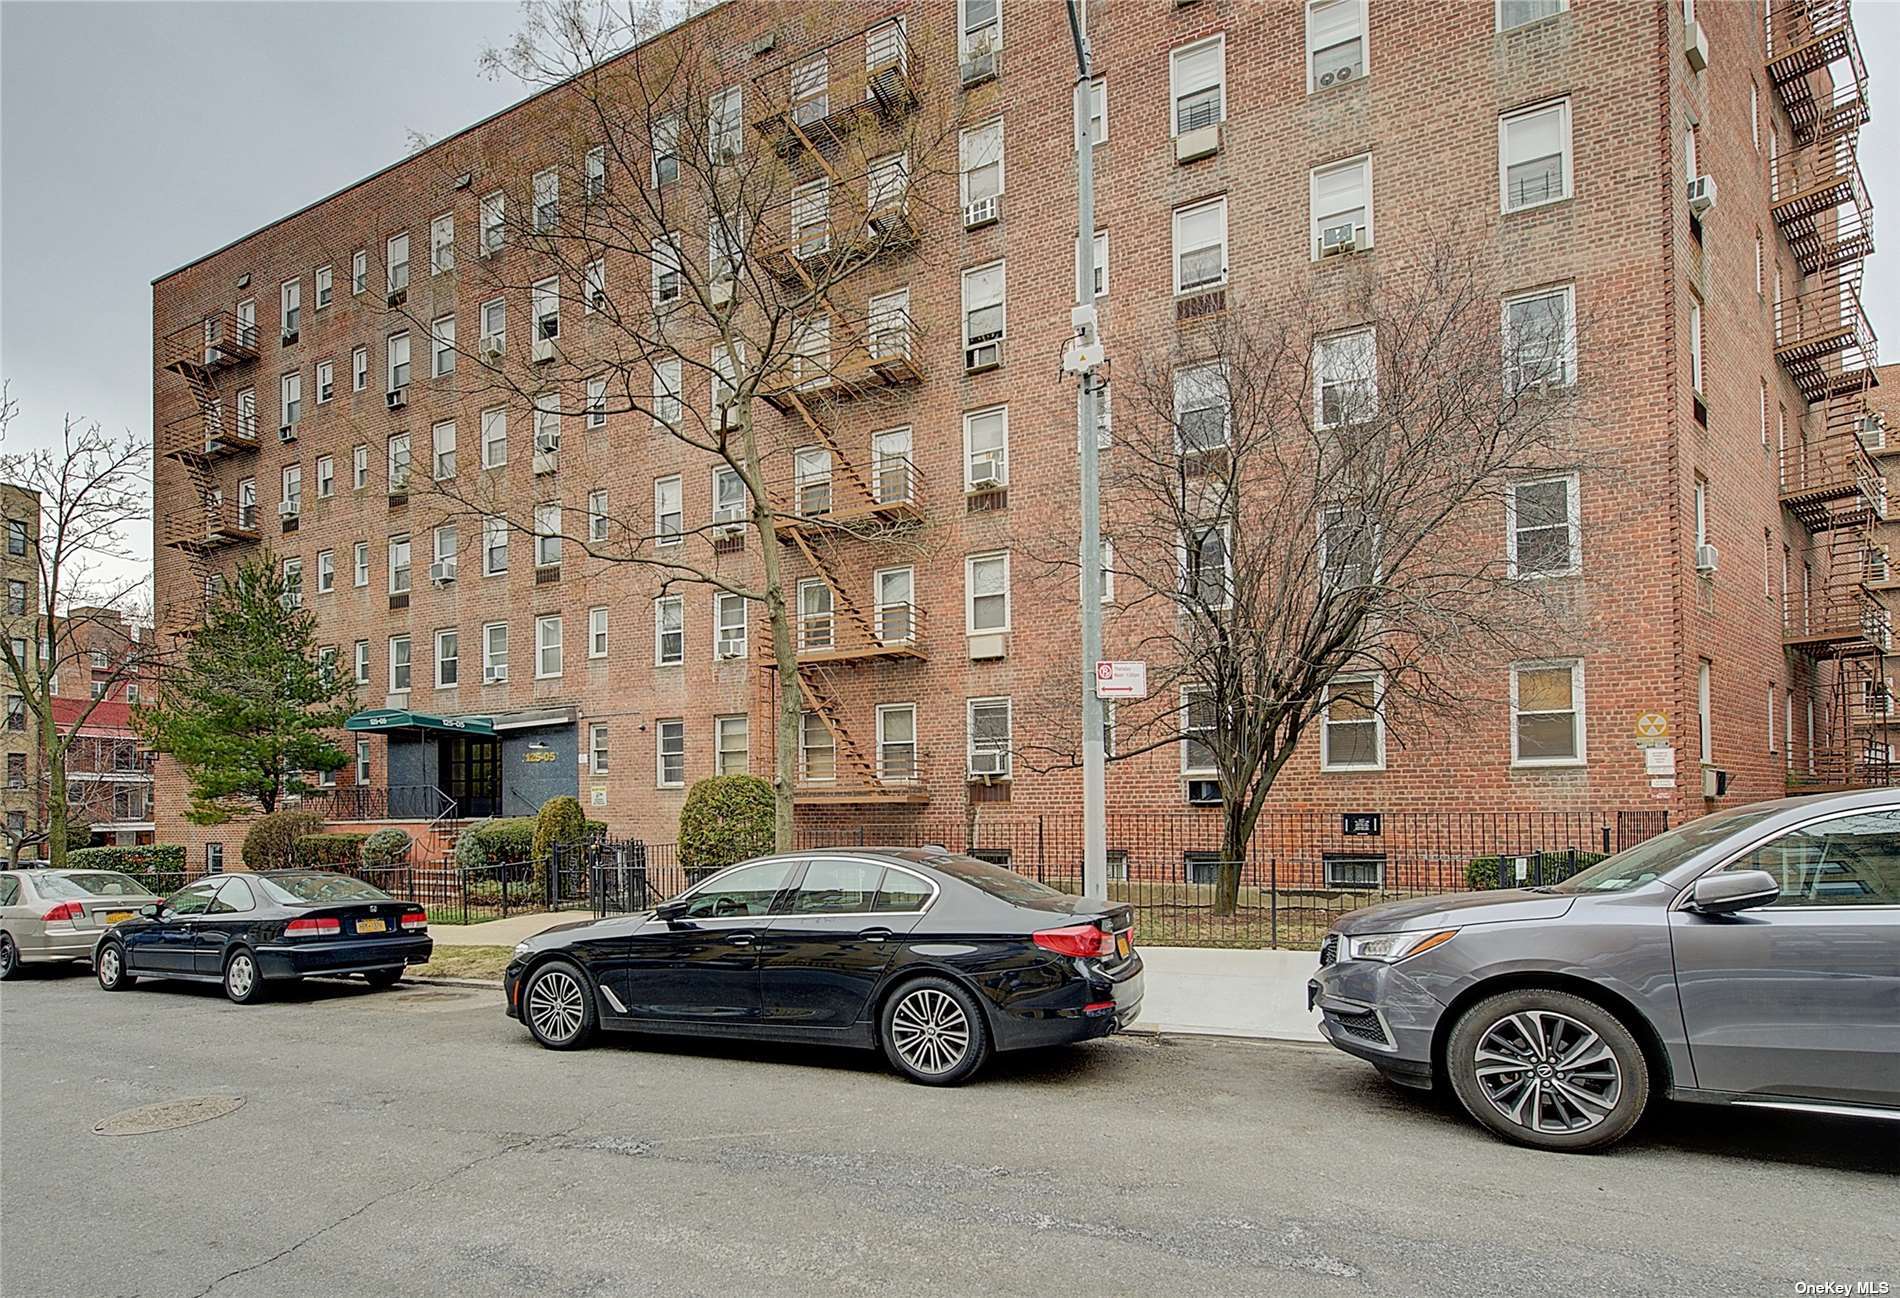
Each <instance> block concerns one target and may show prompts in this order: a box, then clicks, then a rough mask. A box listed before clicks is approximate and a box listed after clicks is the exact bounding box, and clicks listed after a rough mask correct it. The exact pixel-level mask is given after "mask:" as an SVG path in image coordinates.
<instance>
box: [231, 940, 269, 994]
mask: <svg viewBox="0 0 1900 1298" xmlns="http://www.w3.org/2000/svg"><path fill="white" fill-rule="evenodd" d="M224 994H225V995H226V996H229V997H230V998H231V999H232V1000H233V1001H235V1002H236V1003H237V1004H239V1005H254V1004H256V1003H257V1002H258V1001H261V1000H263V999H264V975H263V974H262V973H261V972H259V970H258V967H257V957H256V956H254V955H252V954H251V953H250V952H249V951H248V950H246V949H245V948H244V947H239V948H238V949H237V950H236V951H234V952H232V954H231V958H230V959H229V960H226V961H225V962H224Z"/></svg>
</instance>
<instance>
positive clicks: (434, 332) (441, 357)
mask: <svg viewBox="0 0 1900 1298" xmlns="http://www.w3.org/2000/svg"><path fill="white" fill-rule="evenodd" d="M429 373H430V374H431V375H432V376H433V377H435V378H438V379H439V378H441V377H442V376H443V375H445V374H453V373H455V317H454V316H452V315H445V316H442V317H441V318H439V319H437V320H435V321H433V322H432V323H431V324H430V325H429Z"/></svg>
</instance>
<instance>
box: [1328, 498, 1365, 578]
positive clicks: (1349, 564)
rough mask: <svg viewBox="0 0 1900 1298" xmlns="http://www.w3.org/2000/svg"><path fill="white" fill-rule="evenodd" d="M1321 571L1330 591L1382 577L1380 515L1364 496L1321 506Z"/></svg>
mask: <svg viewBox="0 0 1900 1298" xmlns="http://www.w3.org/2000/svg"><path fill="white" fill-rule="evenodd" d="M1318 558H1319V575H1320V584H1321V588H1322V589H1324V590H1326V591H1329V592H1331V591H1349V590H1358V589H1361V588H1363V587H1365V586H1368V585H1371V584H1373V583H1375V582H1377V581H1378V580H1379V519H1378V516H1377V514H1376V513H1374V512H1373V511H1372V510H1370V509H1368V508H1367V507H1366V504H1365V502H1364V501H1363V500H1343V501H1334V502H1331V503H1328V504H1324V505H1321V506H1320V509H1319V555H1318Z"/></svg>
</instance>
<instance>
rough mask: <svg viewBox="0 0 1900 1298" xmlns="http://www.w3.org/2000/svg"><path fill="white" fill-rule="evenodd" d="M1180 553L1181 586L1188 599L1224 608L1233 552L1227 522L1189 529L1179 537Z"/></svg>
mask: <svg viewBox="0 0 1900 1298" xmlns="http://www.w3.org/2000/svg"><path fill="white" fill-rule="evenodd" d="M1181 554H1182V560H1181V578H1182V580H1181V589H1182V593H1183V594H1184V596H1185V597H1186V598H1187V599H1188V600H1189V601H1191V602H1192V603H1194V604H1196V605H1198V606H1200V607H1201V608H1206V609H1224V608H1226V607H1227V606H1228V605H1229V604H1231V603H1232V602H1233V591H1234V556H1233V545H1232V533H1231V531H1230V530H1229V528H1228V525H1227V524H1225V523H1209V524H1203V525H1201V526H1199V527H1196V528H1194V529H1192V530H1190V531H1189V532H1188V533H1187V535H1186V536H1185V537H1183V538H1182V544H1181Z"/></svg>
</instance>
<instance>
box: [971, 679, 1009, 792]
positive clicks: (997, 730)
mask: <svg viewBox="0 0 1900 1298" xmlns="http://www.w3.org/2000/svg"><path fill="white" fill-rule="evenodd" d="M964 716H965V734H966V735H967V737H968V745H969V746H968V762H969V771H970V774H971V775H973V776H982V777H986V778H987V777H992V776H995V777H1001V778H1007V777H1008V775H1009V768H1010V751H1011V749H1012V748H1013V747H1014V745H1013V743H1012V742H1011V734H1010V705H1009V700H1008V699H1006V698H998V699H971V700H970V701H969V702H968V703H967V704H966V705H965V713H964Z"/></svg>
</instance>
